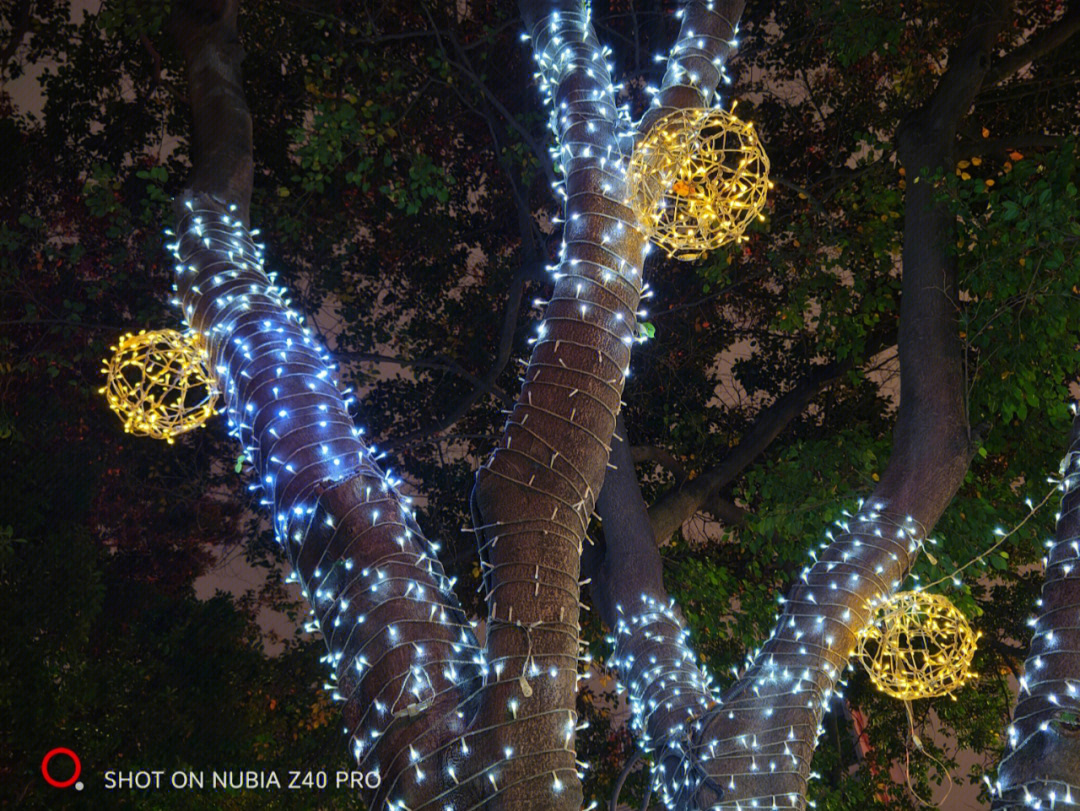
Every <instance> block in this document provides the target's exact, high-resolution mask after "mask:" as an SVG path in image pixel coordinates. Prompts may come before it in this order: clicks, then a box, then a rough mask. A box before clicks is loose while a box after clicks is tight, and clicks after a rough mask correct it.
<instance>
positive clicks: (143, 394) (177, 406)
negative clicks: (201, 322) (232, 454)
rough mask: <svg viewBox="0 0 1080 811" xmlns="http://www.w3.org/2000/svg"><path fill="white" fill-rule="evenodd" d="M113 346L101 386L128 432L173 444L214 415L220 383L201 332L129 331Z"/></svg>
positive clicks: (103, 370)
mask: <svg viewBox="0 0 1080 811" xmlns="http://www.w3.org/2000/svg"><path fill="white" fill-rule="evenodd" d="M112 350H113V355H112V357H110V358H106V359H105V361H104V363H105V367H104V368H103V369H102V372H103V373H104V374H105V375H106V377H107V381H106V384H105V386H103V387H102V388H101V390H100V391H101V393H102V394H104V395H105V399H106V400H107V401H108V403H109V408H111V409H112V410H113V411H114V412H116V414H117V415H118V416H119V417H120V419H121V420H123V423H124V430H125V431H126V432H128V433H131V434H136V435H140V436H148V437H152V438H154V439H163V440H165V441H166V442H168V443H169V444H172V443H173V441H174V440H175V438H176V437H177V436H180V435H181V434H186V433H188V432H189V431H193V430H195V429H196V428H201V427H202V426H203V425H205V424H206V421H207V420H209V419H210V417H212V416H213V415H214V413H215V412H214V408H215V405H216V404H217V400H218V390H217V382H216V380H215V379H214V376H213V375H212V374H211V372H210V371H209V369H208V368H207V356H206V348H205V346H204V344H203V340H202V337H201V336H200V335H199V334H198V333H196V332H178V331H177V330H173V329H163V330H153V331H150V332H147V331H146V330H140V331H139V332H138V333H130V332H129V333H127V334H125V335H123V336H122V337H121V338H120V340H119V341H118V342H117V345H116V346H114V347H112Z"/></svg>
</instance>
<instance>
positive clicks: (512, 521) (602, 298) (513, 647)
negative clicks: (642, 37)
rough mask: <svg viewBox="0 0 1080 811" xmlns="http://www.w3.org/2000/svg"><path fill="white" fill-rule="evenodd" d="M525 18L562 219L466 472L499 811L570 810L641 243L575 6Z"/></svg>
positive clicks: (589, 39) (611, 113) (533, 6)
mask: <svg viewBox="0 0 1080 811" xmlns="http://www.w3.org/2000/svg"><path fill="white" fill-rule="evenodd" d="M522 13H523V16H524V19H525V24H526V27H527V29H528V30H529V31H530V32H531V33H532V36H533V41H534V47H535V52H536V54H537V56H538V61H539V66H540V74H541V77H542V83H543V86H544V88H545V90H546V91H548V92H550V94H551V97H552V98H551V102H552V105H553V109H554V110H557V111H558V113H557V115H555V116H553V128H554V129H555V131H556V134H557V138H558V143H559V150H558V152H557V153H556V154H555V156H554V157H555V162H556V164H559V165H561V167H562V169H563V172H564V176H565V186H564V188H565V194H566V201H567V202H566V213H565V219H566V225H565V229H564V235H563V247H562V255H561V257H560V263H559V265H558V266H557V268H555V271H556V273H555V279H556V281H555V287H554V291H553V293H552V296H551V300H550V301H549V302H548V304H547V308H546V311H545V314H544V319H543V321H542V322H541V324H540V327H539V331H538V335H537V338H536V340H535V343H534V348H533V352H532V356H531V358H530V361H529V365H528V368H527V370H526V372H525V383H524V386H523V388H522V391H521V394H520V396H519V397H518V400H517V403H516V404H515V406H514V408H513V410H512V411H511V413H510V416H509V418H508V420H507V423H506V427H505V429H504V435H503V439H502V441H501V442H500V443H499V445H498V447H497V448H496V450H495V452H494V453H493V454H492V456H491V457H490V458H489V459H488V461H487V462H486V463H485V464H484V465H483V466H482V467H481V468H480V470H479V471H478V473H477V478H476V488H475V490H474V507H475V509H476V511H477V514H478V520H479V522H480V526H479V530H480V534H481V546H480V553H481V557H482V560H483V562H484V563H483V565H484V582H485V586H486V589H487V594H486V597H487V605H488V628H489V631H488V645H487V652H488V658H489V660H490V662H491V663H492V666H493V667H496V668H499V669H501V675H500V676H499V678H498V679H497V680H496V681H495V682H494V683H493V684H492V685H491V686H490V688H489V689H490V693H489V695H488V696H487V697H486V698H488V699H489V700H487V701H486V702H485V704H484V707H483V710H482V711H481V720H480V723H481V725H482V726H484V727H488V728H490V730H491V731H490V733H489V734H490V735H492V736H493V737H494V739H495V745H496V746H497V747H498V748H500V749H501V748H503V747H506V748H507V749H510V748H512V749H513V751H514V755H513V757H512V758H510V759H509V760H508V762H507V763H506V764H505V767H504V776H503V777H502V780H503V781H505V782H506V783H507V784H508V785H507V788H506V790H505V791H503V792H502V793H501V794H500V795H499V797H498V803H497V805H498V807H502V808H508V809H515V810H516V809H525V808H567V809H576V808H580V806H581V798H582V794H581V786H580V781H579V778H578V773H577V767H576V764H575V755H574V729H575V726H576V723H577V718H576V711H575V705H576V693H577V681H578V656H579V635H580V634H579V632H580V627H579V624H578V615H579V591H580V587H579V584H578V580H579V565H580V555H581V546H582V542H583V540H584V537H585V531H586V528H587V526H588V522H589V517H590V515H591V514H592V511H593V506H594V504H595V501H596V496H597V494H598V493H599V492H600V486H601V484H602V482H603V478H604V471H605V468H606V466H607V461H608V453H609V443H610V441H611V435H612V433H613V431H614V430H615V417H616V414H617V413H618V411H619V405H620V397H621V395H622V389H623V383H624V380H625V375H626V371H627V368H628V366H629V363H630V346H631V344H632V343H633V339H634V337H635V324H636V316H635V313H636V310H637V308H638V302H639V299H640V296H641V288H642V285H641V268H642V262H643V259H644V248H645V243H644V241H643V239H642V237H641V234H640V233H639V232H638V231H637V230H636V228H635V227H634V220H633V215H632V213H631V212H630V210H629V209H628V208H627V207H626V206H625V205H624V202H623V200H624V198H625V193H624V189H623V177H622V172H621V168H620V166H619V162H620V154H619V153H620V150H619V141H618V134H617V132H616V126H617V124H616V111H615V98H614V91H613V88H612V86H611V85H612V82H611V76H610V74H609V72H608V69H607V65H606V63H605V60H603V59H597V58H596V57H597V56H598V55H599V54H600V50H601V49H600V45H599V43H598V42H597V41H596V37H595V34H594V32H593V30H592V26H591V24H590V23H589V21H588V19H587V17H586V16H585V14H584V13H583V12H582V6H581V4H580V3H579V2H574V1H573V0H568V1H567V2H558V3H552V2H550V0H544V1H543V2H523V3H522ZM509 721H514V723H509ZM553 787H557V788H558V789H559V791H558V793H557V794H555V795H552V793H551V790H552V788H553Z"/></svg>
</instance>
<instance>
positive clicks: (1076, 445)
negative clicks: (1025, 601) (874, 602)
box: [984, 403, 1080, 811]
mask: <svg viewBox="0 0 1080 811" xmlns="http://www.w3.org/2000/svg"><path fill="white" fill-rule="evenodd" d="M1072 413H1073V417H1074V422H1073V432H1072V437H1071V443H1070V447H1069V450H1068V452H1067V453H1066V454H1065V457H1064V458H1063V459H1062V461H1061V466H1060V469H1059V476H1058V477H1057V478H1056V479H1054V478H1051V479H1050V481H1053V482H1054V483H1055V484H1056V486H1057V490H1058V492H1060V493H1061V510H1060V512H1059V513H1058V516H1057V530H1056V533H1055V537H1054V538H1053V539H1051V540H1048V541H1047V542H1046V555H1045V557H1044V558H1043V570H1044V575H1043V586H1042V593H1041V595H1040V598H1039V599H1038V600H1037V602H1036V605H1037V607H1038V608H1039V615H1038V616H1037V617H1032V618H1031V619H1030V620H1029V621H1028V625H1029V626H1030V627H1031V629H1032V635H1031V647H1030V650H1029V652H1028V656H1027V659H1026V661H1025V662H1024V675H1023V676H1021V677H1020V691H1019V695H1018V696H1017V701H1016V706H1015V707H1014V708H1013V713H1012V719H1011V723H1010V724H1009V727H1008V730H1007V738H1006V741H1005V754H1004V756H1003V757H1002V758H1001V762H1000V763H999V764H998V773H997V777H996V779H994V780H990V779H989V778H984V779H985V781H986V784H987V787H988V789H989V791H990V795H991V797H993V798H994V808H995V809H1000V811H1018V810H1019V809H1032V808H1034V809H1056V808H1059V807H1069V806H1074V805H1076V804H1077V803H1078V802H1080V783H1078V782H1077V777H1076V772H1075V766H1074V764H1075V759H1072V760H1070V758H1069V754H1070V753H1071V752H1072V751H1074V750H1075V747H1076V743H1075V736H1074V735H1070V734H1068V730H1069V729H1070V728H1071V725H1075V723H1076V719H1077V718H1078V717H1080V673H1078V672H1077V668H1076V662H1077V660H1078V659H1080V597H1078V595H1080V488H1078V487H1077V485H1078V484H1080V422H1078V421H1077V420H1076V417H1077V406H1076V404H1075V403H1074V404H1073V405H1072Z"/></svg>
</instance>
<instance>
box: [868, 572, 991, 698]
mask: <svg viewBox="0 0 1080 811" xmlns="http://www.w3.org/2000/svg"><path fill="white" fill-rule="evenodd" d="M978 638H979V637H978V635H977V634H976V633H975V632H974V631H972V630H971V626H970V625H969V624H968V621H967V619H966V618H965V617H964V615H963V614H961V613H960V612H959V611H958V610H957V608H956V606H954V605H953V604H952V603H951V602H950V601H949V600H948V599H947V598H946V597H943V596H941V595H940V594H928V593H927V592H925V591H901V592H898V593H897V594H895V595H894V596H893V597H892V599H890V600H889V601H888V602H886V603H884V604H883V605H881V606H880V607H879V608H878V609H877V611H876V612H875V614H874V618H873V620H872V621H871V623H870V624H869V625H868V626H867V627H866V628H864V629H863V631H862V632H861V633H860V634H859V638H858V641H857V644H856V649H855V651H856V655H857V656H858V657H859V661H860V662H862V666H863V667H864V668H866V672H867V673H869V674H870V679H871V681H873V682H874V686H876V687H877V688H878V689H879V690H881V691H882V692H883V693H886V694H887V695H890V696H892V697H893V698H899V699H902V700H904V701H913V700H915V699H919V698H935V697H937V696H943V695H948V694H950V693H952V692H953V691H954V690H956V689H958V688H959V687H961V686H962V685H963V684H964V683H965V682H966V681H968V679H971V678H974V677H975V674H974V673H972V672H971V669H970V668H971V660H972V657H974V655H975V645H976V641H977V640H978Z"/></svg>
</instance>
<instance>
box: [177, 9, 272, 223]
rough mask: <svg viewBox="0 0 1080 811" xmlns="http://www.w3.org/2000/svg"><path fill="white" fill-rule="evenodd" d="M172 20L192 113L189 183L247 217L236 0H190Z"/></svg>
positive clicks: (247, 121)
mask: <svg viewBox="0 0 1080 811" xmlns="http://www.w3.org/2000/svg"><path fill="white" fill-rule="evenodd" d="M181 6H182V8H181V9H179V11H178V13H177V14H176V15H174V17H173V20H172V23H173V25H172V29H173V37H174V39H175V40H176V42H177V44H178V45H179V47H180V51H181V52H182V53H183V55H184V61H185V62H186V64H187V73H188V96H189V97H190V99H191V108H192V110H193V111H195V115H194V116H193V119H192V156H191V159H192V165H193V171H192V175H191V180H190V181H189V184H188V185H189V188H190V189H191V191H192V192H195V193H199V192H202V193H207V194H212V195H214V196H216V197H218V199H220V200H228V201H229V202H230V203H233V204H235V205H236V206H237V211H236V214H237V215H238V216H239V217H240V219H241V220H242V221H243V222H245V223H247V222H248V218H249V209H250V207H251V182H252V176H253V172H254V168H253V167H254V164H253V162H252V156H251V116H250V115H249V113H248V108H247V102H246V101H245V99H244V87H243V82H242V78H241V72H240V63H241V62H242V61H243V59H244V49H243V47H242V46H241V44H240V35H239V33H238V32H237V30H236V14H237V10H238V9H239V6H240V2H239V0H192V2H190V3H184V4H181Z"/></svg>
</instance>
